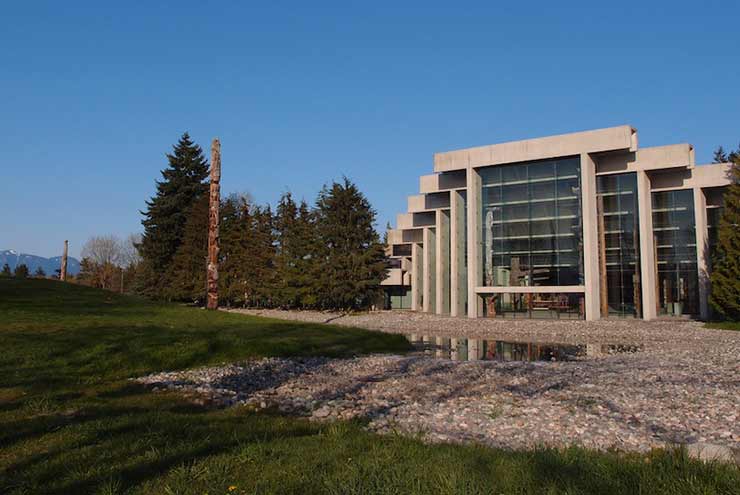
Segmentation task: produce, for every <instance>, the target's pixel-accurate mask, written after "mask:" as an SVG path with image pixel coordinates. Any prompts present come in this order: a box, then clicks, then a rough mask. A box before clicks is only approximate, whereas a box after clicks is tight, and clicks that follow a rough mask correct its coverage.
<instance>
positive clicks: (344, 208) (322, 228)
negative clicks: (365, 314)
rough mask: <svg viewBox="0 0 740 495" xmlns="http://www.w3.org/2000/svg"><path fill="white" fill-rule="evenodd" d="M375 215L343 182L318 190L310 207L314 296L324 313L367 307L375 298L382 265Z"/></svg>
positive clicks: (383, 273)
mask: <svg viewBox="0 0 740 495" xmlns="http://www.w3.org/2000/svg"><path fill="white" fill-rule="evenodd" d="M374 222H375V211H374V210H373V209H372V207H371V206H370V203H369V202H368V200H367V198H365V196H364V195H363V194H362V193H361V192H360V190H359V189H358V188H357V186H356V185H355V184H353V183H352V182H350V180H349V179H347V178H346V177H345V178H344V181H343V182H342V183H337V182H335V183H333V184H332V185H331V187H327V186H324V188H323V189H322V190H321V192H320V193H319V197H318V200H317V201H316V227H317V235H318V237H319V239H320V241H321V245H320V251H319V253H318V256H319V257H318V259H317V263H316V269H317V271H316V274H315V280H316V282H317V284H316V287H315V291H316V293H317V295H318V297H319V302H320V305H321V306H323V307H325V308H339V309H355V308H366V307H368V306H370V305H371V304H372V303H373V302H374V301H375V300H376V298H377V297H378V295H379V294H380V283H381V282H382V281H383V279H384V278H385V276H386V273H387V264H386V260H385V252H384V249H383V244H382V243H381V242H380V238H379V236H378V233H377V232H376V230H375V227H374V225H373V224H374Z"/></svg>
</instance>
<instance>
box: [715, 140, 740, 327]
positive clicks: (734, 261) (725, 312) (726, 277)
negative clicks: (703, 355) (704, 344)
mask: <svg viewBox="0 0 740 495" xmlns="http://www.w3.org/2000/svg"><path fill="white" fill-rule="evenodd" d="M728 159H732V161H733V166H732V169H731V173H732V179H733V181H732V184H730V186H728V188H727V192H725V195H724V203H725V204H724V211H723V213H722V218H721V219H720V224H719V243H718V246H717V250H716V253H715V259H714V260H713V262H712V274H711V282H712V291H711V295H710V297H709V301H710V303H711V304H712V307H713V308H714V309H715V310H716V311H717V312H718V313H719V314H720V315H722V316H723V317H725V318H729V319H732V320H735V321H740V149H738V150H737V151H734V152H732V153H730V154H729V155H728Z"/></svg>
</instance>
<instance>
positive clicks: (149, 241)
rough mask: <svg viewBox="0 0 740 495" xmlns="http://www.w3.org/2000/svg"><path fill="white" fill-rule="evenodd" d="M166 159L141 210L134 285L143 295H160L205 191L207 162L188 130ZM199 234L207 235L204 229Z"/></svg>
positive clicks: (162, 293) (206, 187)
mask: <svg viewBox="0 0 740 495" xmlns="http://www.w3.org/2000/svg"><path fill="white" fill-rule="evenodd" d="M167 161H168V166H167V168H166V169H164V170H163V171H162V177H163V180H162V181H157V193H156V195H155V196H154V197H153V198H152V199H151V200H149V201H147V203H146V205H147V209H146V211H144V212H142V214H143V215H144V220H142V222H141V223H142V224H143V225H144V235H143V236H142V239H141V244H139V246H138V249H139V252H140V254H141V257H142V261H143V266H142V269H141V270H140V276H141V277H143V280H140V281H139V283H138V286H139V287H140V288H141V289H142V290H143V292H144V293H145V294H147V295H150V296H157V297H161V296H162V295H164V288H165V287H164V285H163V283H162V282H163V281H164V280H166V279H167V278H168V277H167V273H168V271H169V270H170V268H171V263H172V259H173V257H174V256H175V253H176V252H177V250H178V248H179V247H180V245H181V244H182V242H183V238H184V234H185V224H186V222H187V219H188V213H189V212H190V211H191V210H192V208H193V205H194V204H195V203H196V201H197V200H198V199H199V198H200V197H202V196H204V195H206V196H207V194H208V185H207V183H206V182H205V181H206V179H207V177H208V162H207V161H206V159H205V157H204V156H203V150H202V149H201V148H200V146H198V145H197V144H195V143H194V142H193V141H192V140H191V139H190V136H189V135H188V133H185V134H183V135H182V137H181V138H180V140H179V141H178V142H177V144H176V145H175V146H174V147H173V152H172V153H171V154H168V155H167ZM203 235H204V236H206V235H207V229H206V230H205V231H204V233H203Z"/></svg>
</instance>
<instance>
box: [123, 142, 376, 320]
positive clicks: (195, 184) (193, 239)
mask: <svg viewBox="0 0 740 495" xmlns="http://www.w3.org/2000/svg"><path fill="white" fill-rule="evenodd" d="M168 162H169V163H168V167H167V168H166V169H165V170H164V171H162V177H163V180H161V181H159V182H157V194H156V195H155V196H154V197H153V198H152V199H151V200H150V201H148V202H147V208H146V210H145V211H144V212H142V213H143V215H144V220H143V221H142V223H143V225H144V234H143V236H142V239H141V242H140V243H139V244H138V245H137V247H138V251H139V254H140V256H141V262H140V263H139V264H138V266H137V281H136V290H137V291H138V292H140V293H142V294H145V295H147V296H150V297H153V298H158V299H166V300H173V301H188V302H193V303H196V304H200V303H202V302H203V301H204V300H205V292H206V272H205V260H206V256H207V247H208V239H207V235H208V181H207V178H208V172H209V169H208V163H207V161H206V160H205V158H204V156H203V152H202V150H201V148H200V147H199V146H198V145H197V144H195V143H193V142H192V140H191V139H190V137H189V136H188V135H187V134H185V135H183V136H182V138H181V139H180V140H179V142H178V143H177V144H176V145H175V146H174V150H173V153H172V154H170V155H168ZM220 217H221V228H220V241H221V242H220V254H219V257H220V261H219V296H220V300H221V302H222V304H228V305H234V306H258V307H282V308H315V309H358V308H367V307H369V306H371V305H372V304H374V303H375V302H376V301H377V300H378V298H379V297H380V296H381V292H380V282H381V281H382V280H383V279H384V278H385V274H386V269H387V264H386V259H385V253H384V245H383V244H382V243H381V242H380V238H379V236H378V233H377V232H376V231H375V228H374V222H375V211H374V210H373V208H372V207H371V205H370V203H369V202H368V200H367V198H366V197H365V196H364V195H363V194H362V193H361V192H360V191H359V189H358V188H357V186H356V185H355V184H353V183H352V182H351V181H349V180H348V179H346V178H345V179H344V180H343V181H341V182H333V183H332V184H330V185H327V186H324V188H323V189H322V190H321V191H320V192H319V194H318V197H317V198H316V201H315V203H314V204H313V205H312V206H309V204H308V203H306V202H305V201H300V202H296V201H295V199H294V198H293V197H292V195H291V194H290V193H285V194H283V196H282V197H281V198H280V201H279V202H278V204H277V206H276V208H275V209H274V211H273V209H272V208H271V207H270V206H269V205H267V206H261V205H257V204H255V203H254V202H253V201H252V200H251V199H250V198H249V197H248V196H246V195H231V196H228V197H226V198H225V199H223V200H222V203H221V215H220Z"/></svg>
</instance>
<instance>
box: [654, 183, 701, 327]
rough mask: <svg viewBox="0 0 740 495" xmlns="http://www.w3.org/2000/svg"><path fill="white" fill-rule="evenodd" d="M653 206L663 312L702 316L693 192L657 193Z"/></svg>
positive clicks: (686, 190)
mask: <svg viewBox="0 0 740 495" xmlns="http://www.w3.org/2000/svg"><path fill="white" fill-rule="evenodd" d="M652 203H653V234H654V242H655V250H656V251H657V253H658V256H657V264H658V306H659V308H660V312H661V313H662V314H668V315H676V316H679V315H682V314H687V315H696V314H698V313H699V283H698V278H699V277H698V273H697V266H696V227H695V218H694V191H693V190H691V189H682V190H679V191H665V192H654V193H653V194H652Z"/></svg>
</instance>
